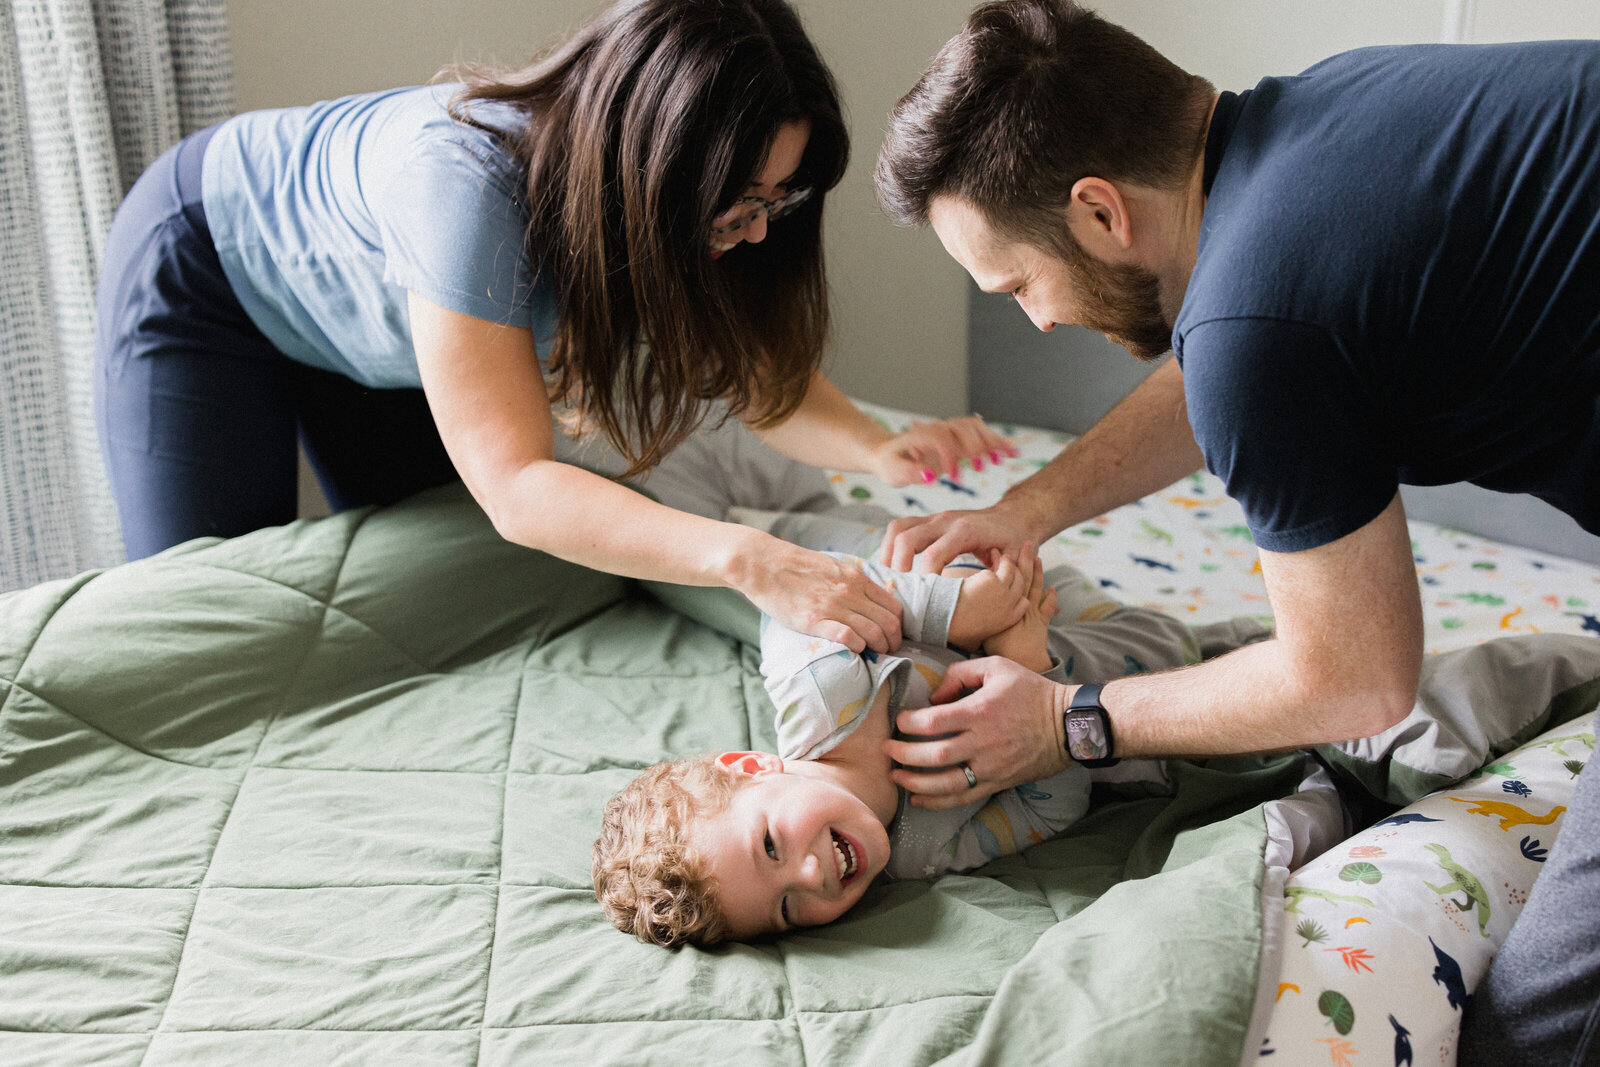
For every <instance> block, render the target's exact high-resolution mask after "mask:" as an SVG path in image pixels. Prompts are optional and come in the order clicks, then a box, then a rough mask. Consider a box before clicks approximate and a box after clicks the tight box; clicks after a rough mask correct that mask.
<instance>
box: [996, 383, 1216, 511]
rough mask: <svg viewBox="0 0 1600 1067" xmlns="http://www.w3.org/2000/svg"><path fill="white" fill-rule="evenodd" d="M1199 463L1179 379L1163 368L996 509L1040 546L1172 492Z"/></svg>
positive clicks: (1009, 495) (1016, 486)
mask: <svg viewBox="0 0 1600 1067" xmlns="http://www.w3.org/2000/svg"><path fill="white" fill-rule="evenodd" d="M1203 462H1204V457H1203V456H1202V455H1201V453H1200V447H1199V446H1198V445H1197V444H1195V440H1194V432H1193V431H1192V430H1191V429H1190V427H1189V418H1188V410H1187V408H1186V406H1185V404H1184V399H1183V374H1182V373H1181V371H1180V370H1179V368H1178V364H1177V362H1176V360H1169V361H1168V362H1167V363H1166V364H1165V365H1163V366H1162V367H1160V368H1158V369H1157V370H1156V371H1155V373H1153V374H1151V375H1150V376H1149V377H1148V378H1146V379H1145V380H1144V381H1143V382H1141V383H1140V384H1139V386H1138V388H1136V389H1134V391H1133V392H1131V393H1129V394H1128V395H1127V396H1126V397H1125V398H1123V400H1122V401H1121V402H1120V403H1119V404H1117V406H1116V407H1114V408H1112V409H1111V411H1109V412H1108V413H1107V414H1106V416H1105V417H1104V418H1102V419H1101V420H1100V421H1099V422H1098V423H1096V424H1095V425H1094V427H1093V428H1091V429H1090V430H1089V431H1088V432H1087V433H1085V434H1084V435H1083V436H1082V437H1081V438H1079V439H1078V440H1077V441H1075V442H1073V444H1071V445H1069V446H1068V447H1067V448H1066V449H1065V450H1063V451H1062V453H1061V454H1060V455H1059V456H1057V457H1056V458H1055V459H1054V460H1052V461H1051V462H1050V464H1049V465H1048V466H1046V467H1044V468H1043V469H1042V470H1040V471H1039V472H1038V473H1036V474H1034V475H1033V476H1032V477H1030V478H1028V479H1026V480H1025V481H1022V482H1019V483H1018V484H1017V485H1015V486H1013V487H1012V488H1011V490H1010V491H1009V492H1007V493H1006V495H1005V498H1004V500H1003V501H1002V503H1001V505H1000V506H1001V508H1002V509H1004V510H1005V511H1007V512H1009V513H1011V514H1012V515H1014V516H1016V517H1017V519H1018V521H1019V522H1020V523H1022V524H1023V526H1024V527H1025V528H1026V529H1028V530H1030V531H1031V532H1032V533H1033V534H1034V535H1035V537H1036V540H1037V541H1039V542H1043V541H1045V540H1047V539H1048V538H1050V537H1053V536H1055V535H1056V534H1057V533H1060V532H1061V531H1062V530H1064V529H1066V528H1067V527H1068V526H1072V525H1074V524H1076V523H1079V522H1083V521H1084V520H1086V519H1092V518H1094V517H1095V516H1096V515H1102V514H1104V513H1105V512H1107V511H1110V510H1111V509H1112V508H1115V507H1119V506H1121V505H1123V504H1127V503H1130V502H1132V501H1134V500H1138V499H1139V498H1140V497H1142V496H1145V495H1147V494H1149V493H1153V492H1155V491H1156V490H1158V489H1162V488H1164V487H1165V486H1168V485H1171V484H1172V483H1173V482H1175V481H1177V480H1178V479H1179V478H1181V477H1183V476H1184V475H1186V474H1189V473H1192V472H1193V471H1195V470H1197V469H1199V467H1200V466H1201V465H1202V463H1203Z"/></svg>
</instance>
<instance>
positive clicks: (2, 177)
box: [0, 0, 233, 592]
mask: <svg viewBox="0 0 1600 1067" xmlns="http://www.w3.org/2000/svg"><path fill="white" fill-rule="evenodd" d="M232 111H233V74H232V57H231V55H230V53H229V49H228V32H227V22H226V12H225V6H224V0H9V3H7V4H5V5H0V592H3V591H5V590H8V589H18V588H22V587H24V586H28V585H32V584H34V583H35V582H39V581H43V580H45V579H48V578H59V577H64V576H67V575H71V574H75V573H77V572H79V571H82V570H85V569H88V568H91V567H101V566H109V565H111V564H114V563H117V562H120V561H121V559H122V558H123V553H122V538H121V533H120V531H119V530H118V527H117V518H116V513H115V511H114V509H113V507H112V504H111V498H110V493H109V490H108V488H107V486H106V479H105V473H104V471H103V469H102V467H101V463H100V450H99V444H98V442H97V440H96V436H95V428H94V416H93V412H92V410H91V381H90V366H91V361H92V355H91V343H92V338H93V331H94V291H95V279H96V276H97V274H98V271H99V266H100V259H101V253H102V251H103V249H104V246H105V234H106V230H107V228H108V227H109V226H110V225H111V216H112V213H113V212H114V211H115V210H116V207H117V204H118V203H120V202H121V200H122V196H123V194H124V193H126V192H127V190H128V187H129V186H130V185H131V184H132V183H133V180H134V179H135V178H137V177H138V176H139V174H140V172H141V171H143V170H144V168H145V167H146V166H147V165H149V164H150V162H151V161H153V160H154V159H155V157H156V156H157V155H159V154H160V153H161V152H162V150H164V149H165V148H166V147H167V146H169V145H171V144H173V143H174V142H176V141H177V140H178V139H179V138H180V137H182V136H183V135H184V134H186V133H190V132H192V131H194V130H197V129H200V128H202V127H204V126H207V125H210V124H211V123H213V122H216V121H217V120H219V119H222V118H225V117H227V116H228V115H230V114H231V113H232Z"/></svg>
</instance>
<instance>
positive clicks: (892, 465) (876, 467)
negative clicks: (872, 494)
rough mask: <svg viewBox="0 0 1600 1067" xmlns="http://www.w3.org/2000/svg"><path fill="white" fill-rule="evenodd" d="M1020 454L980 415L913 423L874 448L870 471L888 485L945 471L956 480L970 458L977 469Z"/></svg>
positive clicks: (925, 478)
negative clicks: (962, 466)
mask: <svg viewBox="0 0 1600 1067" xmlns="http://www.w3.org/2000/svg"><path fill="white" fill-rule="evenodd" d="M1016 455H1017V449H1016V446H1015V445H1013V444H1012V443H1011V442H1010V441H1008V440H1007V439H1006V438H1004V437H1002V436H1001V435H1000V434H998V433H995V432H994V431H993V430H991V429H990V428H989V426H988V424H987V423H985V422H984V421H983V419H982V418H980V417H979V416H977V415H963V416H962V417H960V418H956V419H941V420H939V421H938V422H913V423H912V424H911V428H910V429H909V430H906V431H905V432H904V433H899V434H896V435H894V436H893V437H891V438H889V439H888V440H886V441H884V442H882V443H881V444H879V445H877V446H876V447H874V448H873V450H872V456H871V466H870V468H869V469H870V470H871V472H872V473H873V474H875V475H877V476H878V478H879V479H880V480H882V481H883V482H884V483H886V484H888V485H895V486H899V485H912V484H922V483H928V482H932V481H934V480H936V479H937V478H938V477H939V476H940V475H941V474H942V475H944V476H946V477H948V478H949V479H950V480H951V481H955V480H956V479H957V478H959V477H960V465H961V461H962V460H966V461H967V462H968V463H969V464H971V465H972V469H973V470H975V471H981V470H983V468H984V465H985V464H986V463H987V464H992V465H995V466H998V465H999V464H1000V461H1001V459H1002V458H1003V457H1006V456H1011V457H1015V456H1016Z"/></svg>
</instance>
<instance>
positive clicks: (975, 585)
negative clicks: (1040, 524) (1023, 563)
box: [944, 544, 1033, 652]
mask: <svg viewBox="0 0 1600 1067" xmlns="http://www.w3.org/2000/svg"><path fill="white" fill-rule="evenodd" d="M1022 552H1023V558H1024V559H1030V558H1032V556H1033V546H1032V545H1031V544H1028V545H1023V546H1022ZM944 573H945V574H947V575H948V574H950V571H949V570H946V571H945V572H944ZM955 573H956V574H965V575H966V577H965V578H964V579H963V580H962V582H961V597H960V599H958V600H957V601H956V610H955V612H954V614H952V615H951V616H950V633H949V637H948V640H949V642H950V643H951V644H952V645H954V646H956V647H957V648H962V649H966V650H967V651H969V652H970V651H974V650H976V649H977V648H978V647H979V646H980V645H982V644H983V642H984V641H986V640H987V639H989V638H991V637H993V636H994V635H995V634H998V633H1000V632H1001V631H1003V630H1006V629H1009V628H1010V627H1011V626H1013V625H1015V624H1016V622H1017V620H1019V619H1021V618H1022V617H1023V613H1024V612H1025V611H1027V609H1028V584H1029V581H1030V578H1029V575H1028V572H1027V571H1025V570H1023V569H1022V568H1021V567H1018V566H1017V565H1016V564H1015V563H1013V562H1012V561H1011V558H1010V557H1009V556H1007V555H1005V554H1004V553H1002V552H1000V551H999V550H995V551H992V552H991V553H990V554H989V567H988V569H987V570H976V571H975V570H965V571H961V570H958V571H956V572H955Z"/></svg>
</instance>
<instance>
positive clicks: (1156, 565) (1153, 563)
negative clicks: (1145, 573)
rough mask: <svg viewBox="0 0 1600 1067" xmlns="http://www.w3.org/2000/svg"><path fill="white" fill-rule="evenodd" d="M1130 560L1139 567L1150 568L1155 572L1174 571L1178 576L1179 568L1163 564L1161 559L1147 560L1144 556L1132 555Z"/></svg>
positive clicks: (1129, 556)
mask: <svg viewBox="0 0 1600 1067" xmlns="http://www.w3.org/2000/svg"><path fill="white" fill-rule="evenodd" d="M1128 558H1129V559H1131V560H1133V561H1134V562H1135V563H1137V564H1138V565H1139V566H1141V567H1149V568H1150V569H1151V570H1153V571H1155V570H1161V571H1172V572H1173V573H1174V574H1176V573H1177V572H1178V568H1176V567H1174V566H1173V565H1172V564H1170V563H1162V562H1161V561H1160V560H1159V559H1148V558H1146V557H1144V556H1135V555H1133V554H1131V553H1130V554H1129V555H1128Z"/></svg>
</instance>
